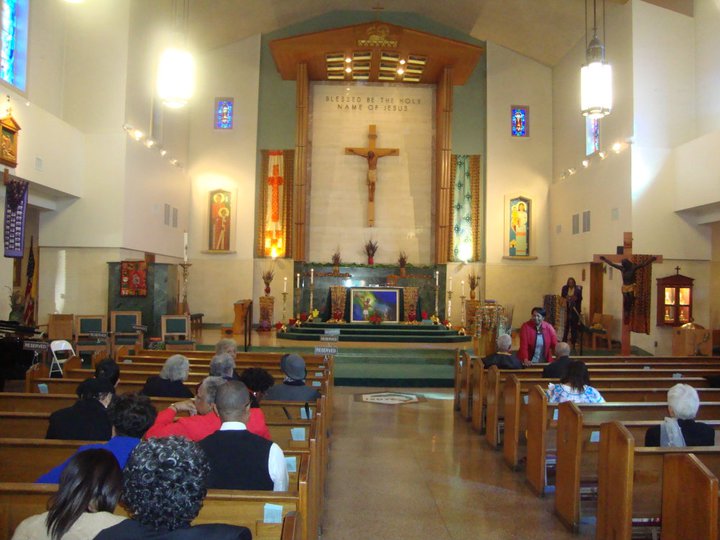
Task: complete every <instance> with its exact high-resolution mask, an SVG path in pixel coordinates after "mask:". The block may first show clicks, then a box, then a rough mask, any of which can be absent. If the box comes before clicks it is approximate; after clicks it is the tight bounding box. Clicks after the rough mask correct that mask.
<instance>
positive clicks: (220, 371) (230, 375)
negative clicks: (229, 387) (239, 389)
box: [210, 340, 238, 381]
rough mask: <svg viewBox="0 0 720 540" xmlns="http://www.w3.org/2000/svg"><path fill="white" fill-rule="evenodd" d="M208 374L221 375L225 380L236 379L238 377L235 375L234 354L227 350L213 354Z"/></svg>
mask: <svg viewBox="0 0 720 540" xmlns="http://www.w3.org/2000/svg"><path fill="white" fill-rule="evenodd" d="M230 341H232V340H230ZM233 343H234V342H233ZM210 376H211V377H222V378H223V379H225V380H226V381H230V380H237V379H238V377H237V375H235V356H234V355H232V354H230V353H227V352H224V353H218V354H216V355H215V356H213V357H212V360H210Z"/></svg>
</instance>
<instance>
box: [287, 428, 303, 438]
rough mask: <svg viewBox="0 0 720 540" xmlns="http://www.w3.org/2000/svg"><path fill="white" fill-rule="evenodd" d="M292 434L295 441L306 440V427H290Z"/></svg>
mask: <svg viewBox="0 0 720 540" xmlns="http://www.w3.org/2000/svg"><path fill="white" fill-rule="evenodd" d="M290 436H291V437H292V440H293V441H304V440H305V428H304V427H294V428H290Z"/></svg>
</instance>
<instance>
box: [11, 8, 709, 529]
mask: <svg viewBox="0 0 720 540" xmlns="http://www.w3.org/2000/svg"><path fill="white" fill-rule="evenodd" d="M0 5H1V6H2V10H3V11H2V13H3V17H2V34H3V35H2V40H1V47H0V72H1V73H0V78H2V81H0V85H1V86H2V92H3V94H5V99H0V116H1V117H4V118H3V119H2V120H0V129H2V135H3V137H2V148H0V164H2V166H0V170H2V169H4V170H5V176H4V185H3V187H1V188H0V196H1V197H2V199H3V202H4V205H5V208H6V214H5V215H6V219H5V231H4V238H5V257H4V258H2V260H0V284H2V285H3V290H4V292H5V294H3V295H2V296H1V297H0V319H8V320H14V321H19V322H21V324H26V325H28V326H42V325H48V323H49V322H51V320H53V319H54V317H57V316H59V315H63V314H65V315H67V314H74V315H81V314H102V316H104V317H106V318H107V316H108V315H109V314H110V313H111V312H113V311H135V312H141V313H142V317H141V318H140V319H139V320H138V321H137V324H139V325H144V326H146V327H147V328H146V330H147V337H148V338H150V339H151V340H155V341H160V340H161V337H160V334H161V331H160V327H161V325H162V326H164V324H165V321H164V320H163V319H162V317H163V316H164V315H186V314H187V315H191V314H202V315H200V316H199V317H195V316H193V322H192V324H193V325H196V324H197V325H198V329H199V333H198V336H202V337H197V339H198V340H199V343H201V344H205V345H207V346H209V345H214V343H215V342H216V341H217V340H218V339H220V338H221V337H226V336H230V337H234V338H235V339H236V340H237V341H238V342H239V343H241V344H242V342H243V339H245V337H244V336H243V332H247V340H248V341H247V343H251V344H252V345H256V346H261V347H267V348H268V349H278V350H283V349H286V348H293V347H298V346H301V347H303V346H304V347H314V346H316V345H317V346H322V345H328V346H331V347H334V346H337V347H339V348H342V346H343V345H345V346H351V347H360V348H362V347H374V348H376V349H381V348H383V347H386V348H387V349H388V350H391V351H395V350H399V349H401V348H412V347H413V346H417V347H418V348H423V347H425V348H432V347H436V348H440V349H454V348H456V347H467V348H469V349H472V347H473V343H472V339H473V337H474V338H475V348H476V353H477V352H478V345H477V342H478V336H480V332H481V331H480V330H479V327H480V326H482V325H481V324H480V322H479V319H478V317H480V315H479V313H480V311H481V310H482V309H483V306H485V307H487V306H504V309H505V310H506V313H508V314H509V318H507V319H505V320H504V324H505V325H506V326H507V328H506V330H507V331H508V332H510V331H513V337H514V338H515V339H514V348H516V347H517V344H518V342H517V336H516V332H514V331H515V330H516V329H517V328H518V327H520V325H521V324H522V323H523V322H525V321H526V320H527V319H528V318H529V316H530V313H531V310H532V309H533V308H534V307H535V306H545V307H548V306H550V307H551V309H550V311H553V312H554V309H552V308H553V306H555V304H553V302H557V310H558V314H557V316H558V317H561V315H560V302H559V295H560V291H561V289H562V287H563V286H564V285H566V283H567V282H568V279H569V278H573V279H574V280H575V282H576V285H577V286H579V287H581V288H582V290H583V292H584V295H583V296H584V302H583V303H582V308H581V313H579V318H580V320H581V321H583V323H584V325H585V326H586V327H588V328H591V327H592V326H593V325H595V326H596V327H597V328H596V329H598V330H602V331H603V333H604V334H605V335H606V337H607V338H608V339H607V346H606V348H607V349H608V350H612V349H615V353H616V354H619V353H620V351H621V350H622V352H623V354H629V353H630V351H632V353H633V354H641V355H648V356H652V355H654V356H668V355H671V354H672V355H695V354H704V355H710V354H712V350H713V347H714V348H715V350H717V348H718V347H720V178H718V174H717V173H713V172H712V171H714V170H715V167H716V166H717V167H718V170H720V153H716V148H717V147H716V146H715V145H717V144H718V143H720V128H719V127H718V125H720V100H718V99H717V95H718V94H719V93H720V66H718V64H717V55H716V51H717V49H718V47H719V46H720V1H718V0H586V1H584V2H583V0H544V1H542V2H538V1H528V0H448V1H445V2H425V1H418V0H391V1H388V2H382V1H380V2H376V1H375V0H372V1H371V0H359V1H358V0H356V1H354V2H349V1H347V0H303V1H293V2H288V1H284V0H264V1H262V2H261V1H258V0H244V1H230V0H152V1H148V0H2V1H1V2H0ZM7 13H12V15H13V17H16V18H17V20H15V18H12V21H13V22H12V23H8V22H7V20H9V19H10V18H11V17H9V16H8V15H7ZM8 24H10V27H8ZM8 28H10V29H8ZM8 33H10V34H12V36H13V38H12V39H13V41H12V44H11V45H6V37H5V34H8ZM593 38H594V39H593ZM6 47H11V48H12V51H11V57H12V62H11V67H10V70H9V71H10V72H9V73H8V69H7V64H8V61H9V60H8V58H7V54H6V51H5V49H6ZM168 48H174V49H173V50H175V51H176V53H177V51H187V52H188V53H189V55H188V56H182V55H180V56H179V57H178V58H176V60H178V63H177V64H175V65H174V66H172V68H173V69H177V70H178V71H177V73H175V72H172V73H170V72H168V73H169V75H170V79H168V80H165V81H164V82H163V81H160V80H159V79H160V76H161V75H162V74H163V70H162V67H163V66H164V64H163V62H164V61H165V60H167V58H164V57H163V54H164V51H166V50H167V49H168ZM178 54H180V53H178ZM598 54H600V55H602V62H600V64H602V65H603V66H605V67H607V66H610V67H611V69H612V78H611V80H610V82H608V83H607V88H604V87H603V88H601V86H602V84H599V83H596V84H595V87H594V88H581V86H582V85H581V68H583V69H585V68H586V67H588V65H590V64H591V60H597V55H598ZM3 55H5V56H3ZM188 58H189V60H188ZM183 61H186V62H187V63H185V64H183V63H182V62H183ZM165 67H167V66H165ZM168 69H170V68H168ZM584 73H585V72H584ZM166 74H167V73H166ZM584 76H585V75H583V77H584ZM173 77H174V78H173ZM604 89H609V90H610V91H611V97H609V98H608V97H606V96H600V94H601V93H602V92H601V90H604ZM586 90H595V92H594V94H595V95H594V96H591V97H589V98H588V100H592V99H596V100H598V103H595V102H593V103H591V104H589V105H588V104H587V103H585V101H586V99H585V98H586V96H585V94H584V92H585V91H586ZM591 93H592V92H591ZM581 94H582V95H583V97H582V99H581ZM599 96H600V97H599ZM716 102H717V103H716ZM588 103H590V101H588ZM716 120H718V122H719V124H715V121H716ZM6 139H7V140H6ZM6 143H7V145H6ZM18 186H21V187H23V189H26V190H27V191H26V198H25V199H24V202H23V201H22V195H21V196H20V199H21V203H20V205H21V209H22V211H20V212H18V211H17V210H16V207H17V203H14V207H13V209H12V211H10V210H8V208H10V207H11V206H13V204H10V203H11V202H12V200H13V199H17V196H16V195H15V194H13V193H12V191H13V190H15V189H20V187H18ZM13 212H14V214H13ZM10 214H12V216H13V217H12V219H15V218H16V217H17V218H18V219H19V221H20V222H21V225H13V223H14V222H11V221H10V219H11V218H10V217H8V216H9V215H10ZM18 214H22V215H18ZM13 227H15V228H13ZM601 256H604V257H608V258H609V259H610V261H611V262H612V261H614V262H615V263H620V261H621V259H623V258H626V257H629V258H632V260H633V261H635V262H636V263H639V262H641V261H647V260H649V259H650V258H651V257H656V259H655V260H654V261H653V262H652V264H650V262H648V263H647V264H648V266H647V267H646V268H645V269H644V273H643V283H642V285H641V286H640V288H639V289H634V291H635V295H636V297H637V298H636V302H637V303H638V304H639V305H640V306H641V307H642V309H643V317H644V318H645V320H646V323H645V324H644V325H643V326H642V327H641V328H640V329H638V328H634V327H633V328H632V330H633V331H632V332H631V329H630V328H629V327H627V328H626V325H624V324H623V320H624V317H625V315H624V305H623V301H624V300H623V294H622V292H627V291H626V289H625V288H623V286H627V283H625V281H624V280H625V276H624V275H623V273H622V271H621V269H620V268H617V267H613V266H611V265H609V264H605V263H604V262H603V260H601V259H600V257H601ZM634 286H635V285H634V284H633V287H634ZM671 287H675V288H674V289H671ZM670 290H672V291H673V292H672V294H671V293H669V292H668V291H670ZM621 291H622V292H621ZM371 302H377V303H378V305H384V306H387V305H391V306H392V308H390V309H389V311H386V312H381V311H380V308H375V310H374V311H373V310H371V309H370V308H369V307H368V306H369V305H370V303H371ZM487 309H490V308H487ZM393 310H394V311H393ZM240 317H242V320H240V319H239V318H240ZM372 317H380V319H379V320H378V321H377V322H379V323H380V324H378V325H377V328H376V329H375V333H374V334H373V333H370V334H363V333H358V334H355V335H356V336H360V337H356V338H353V337H352V336H353V334H352V333H350V334H343V333H342V332H346V331H349V332H353V328H354V327H355V328H357V327H362V328H374V325H373V324H368V323H373V320H372ZM562 317H567V312H565V311H563V314H562ZM308 319H310V320H308ZM313 319H314V322H316V323H317V322H320V323H323V324H328V326H326V327H323V326H322V325H320V326H319V327H318V328H320V329H319V330H318V329H315V327H313V326H312V324H311V321H313ZM431 321H432V322H431ZM335 323H336V324H335ZM356 323H357V324H356ZM558 324H561V323H560V322H559V319H558ZM687 324H691V325H692V324H694V325H695V326H694V328H698V329H702V330H705V331H707V332H709V333H708V335H709V336H710V337H709V338H706V339H704V341H703V342H702V343H699V342H697V340H696V339H695V338H693V340H694V341H693V342H692V345H691V346H690V347H689V349H690V350H689V352H688V345H687V340H685V341H683V343H679V341H680V338H679V337H678V331H679V330H678V328H679V327H680V326H682V325H687ZM424 326H425V327H436V329H437V330H440V329H442V330H443V331H445V330H446V329H447V332H448V333H447V334H443V337H440V338H435V337H429V338H427V339H424V338H421V337H419V336H421V335H422V334H421V332H422V330H423V327H424ZM238 327H242V330H238ZM411 327H412V328H411ZM322 328H327V329H326V330H322ZM694 328H693V329H694ZM383 329H384V331H385V332H386V333H389V334H392V333H393V332H394V331H397V332H398V335H400V334H402V333H403V332H404V334H403V335H404V336H405V337H404V338H403V337H402V336H401V337H398V338H397V339H394V338H388V339H387V340H385V341H383V339H382V338H381V337H380V338H378V336H382V335H383V334H382V331H383ZM591 329H592V328H591ZM109 330H110V328H109V327H106V328H104V330H103V331H109ZM336 330H337V332H336ZM412 331H416V332H417V333H415V334H413V333H412ZM303 332H305V333H303ZM323 332H324V334H325V335H329V336H336V335H337V334H340V335H341V336H342V339H341V340H340V342H339V343H337V342H336V341H337V339H332V338H328V339H325V340H324V341H325V342H321V340H320V337H321V334H323ZM358 332H360V331H359V330H358ZM188 334H189V332H188ZM694 335H695V334H694ZM698 335H699V334H698ZM703 335H705V334H703ZM413 336H414V337H413ZM683 339H684V338H683ZM433 340H436V343H432V341H433ZM580 340H581V341H583V337H582V335H581V337H580ZM343 341H350V342H351V343H350V344H344V343H342V342H343ZM326 342H329V343H326ZM361 342H364V343H361ZM408 342H409V343H415V345H409V344H408ZM593 342H594V339H593ZM488 343H490V347H491V348H490V349H488V350H487V352H491V351H494V339H491V340H490V342H486V343H485V345H488ZM589 343H590V340H589V339H588V340H587V345H586V346H589ZM683 347H684V348H683ZM306 350H311V349H306ZM483 354H484V353H483ZM354 390H356V389H353V388H342V387H340V386H338V388H337V392H336V395H335V400H336V401H335V405H334V406H335V409H336V412H335V413H334V414H335V415H336V416H335V421H336V423H335V425H334V433H335V437H334V441H333V445H334V451H335V452H338V449H342V453H343V455H344V456H345V458H344V459H346V464H348V465H347V466H346V467H345V468H339V467H340V465H339V464H338V461H339V460H340V458H336V459H335V461H334V463H333V464H332V466H331V469H330V477H329V479H328V487H327V489H328V494H327V500H326V510H325V512H326V522H325V531H326V534H325V535H324V538H326V540H334V539H339V538H357V537H359V536H360V534H366V532H365V531H364V530H363V529H364V527H369V529H368V531H372V532H374V536H376V537H378V538H410V537H418V536H420V535H421V534H422V535H425V536H431V537H433V538H453V539H455V538H471V537H478V536H486V537H488V538H529V537H530V535H532V536H533V537H537V538H565V537H567V538H571V537H573V535H572V534H570V533H568V532H566V528H565V527H563V525H562V524H561V523H560V522H559V521H558V520H557V519H556V518H555V517H554V516H553V514H552V511H553V510H552V503H551V502H548V500H547V499H538V498H536V497H535V496H534V495H532V494H531V492H530V491H529V490H528V488H527V486H526V485H525V484H524V482H523V480H524V479H521V478H519V477H517V476H516V475H515V473H513V472H512V471H510V470H507V469H506V468H505V467H504V465H503V464H502V457H501V456H500V455H499V454H497V453H493V452H490V451H488V449H487V447H485V445H484V443H483V442H481V441H480V440H479V439H478V438H477V434H476V433H475V432H474V431H472V429H470V428H469V427H468V426H466V423H465V422H464V421H462V420H460V422H459V423H458V418H457V417H456V413H455V411H454V409H453V403H452V399H453V394H452V391H450V389H448V388H443V389H429V390H427V393H428V394H429V395H430V394H431V395H435V396H436V398H437V399H436V400H433V399H428V400H427V402H423V403H420V404H419V405H418V406H417V407H416V408H415V409H412V408H411V406H410V405H407V406H398V407H394V408H393V407H387V408H382V406H379V405H378V406H376V407H380V408H379V409H372V410H364V409H361V408H360V407H361V404H359V403H357V400H356V399H355V396H356V394H355V392H354ZM456 397H457V396H456ZM353 422H354V423H353ZM365 430H367V432H370V431H375V432H376V433H377V435H378V441H374V442H368V443H366V445H365V446H364V445H363V440H364V439H363V436H361V435H359V434H360V433H363V432H365ZM428 434H430V435H428ZM405 455H407V456H408V458H409V459H408V463H401V464H398V465H397V466H395V467H389V468H388V470H387V471H384V470H372V464H374V463H376V462H377V461H381V460H386V459H395V458H397V457H398V456H400V457H405ZM478 456H480V457H478ZM368 468H370V469H371V473H370V474H369V475H368ZM458 471H460V472H458ZM488 475H489V476H488ZM388 476H397V477H399V478H398V485H397V486H393V487H392V488H388V490H387V491H385V492H384V494H382V495H380V496H378V498H377V499H375V500H374V501H368V500H367V499H368V498H370V499H371V498H372V497H370V495H369V494H370V493H372V492H373V489H374V488H375V489H376V488H377V485H378V483H380V482H381V481H382V480H383V479H384V478H387V477H388ZM418 477H419V478H421V481H420V482H419V484H421V486H420V487H419V488H416V484H417V483H418ZM347 485H352V486H353V487H352V488H348V487H346V486H347ZM416 489H417V491H415V490H416ZM477 499H481V500H482V502H481V503H478V502H477ZM521 506H522V508H523V513H524V515H523V516H521V517H518V516H517V515H516V514H515V512H512V511H508V509H510V508H515V509H517V508H519V507H521ZM358 509H359V510H358ZM388 509H390V510H388ZM473 509H477V511H476V512H474V514H473ZM354 510H358V511H357V512H355V511H354ZM421 510H422V511H421ZM525 510H527V512H526V513H525ZM383 511H384V513H383ZM374 512H378V513H380V514H382V515H383V516H385V515H386V514H388V512H389V513H390V514H391V515H389V516H388V517H387V519H386V518H385V517H383V519H381V520H378V523H376V524H373V525H368V521H372V520H373V514H374ZM463 512H467V513H471V514H473V517H472V518H470V519H469V520H466V519H465V518H466V516H463ZM420 514H424V515H425V517H422V516H420ZM428 516H430V517H428ZM498 520H500V521H505V523H506V524H505V525H504V526H503V527H502V528H501V529H498V528H497V525H496V524H497V522H498ZM513 520H514V521H513ZM429 531H432V532H429ZM580 532H581V537H588V538H590V537H591V534H592V533H590V532H588V530H587V529H585V528H584V527H583V528H581V529H580ZM575 537H577V536H575Z"/></svg>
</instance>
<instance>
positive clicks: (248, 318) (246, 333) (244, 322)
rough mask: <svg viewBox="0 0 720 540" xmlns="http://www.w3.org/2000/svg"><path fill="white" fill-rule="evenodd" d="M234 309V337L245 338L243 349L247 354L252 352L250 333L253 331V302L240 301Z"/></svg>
mask: <svg viewBox="0 0 720 540" xmlns="http://www.w3.org/2000/svg"><path fill="white" fill-rule="evenodd" d="M233 308H234V310H235V320H234V321H233V335H236V336H240V335H242V336H243V347H244V348H245V352H247V351H248V350H250V332H251V331H252V300H238V301H237V302H235V304H234V306H233Z"/></svg>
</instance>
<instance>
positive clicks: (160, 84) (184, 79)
mask: <svg viewBox="0 0 720 540" xmlns="http://www.w3.org/2000/svg"><path fill="white" fill-rule="evenodd" d="M181 4H182V5H181ZM173 6H174V10H175V32H176V36H175V42H176V44H177V45H176V46H174V47H169V48H167V49H165V50H164V51H163V53H162V54H161V55H160V62H159V64H158V72H157V93H158V96H159V97H160V100H161V101H162V102H163V104H164V105H165V106H167V107H171V108H174V109H177V108H180V107H184V106H185V105H186V104H187V102H188V101H189V100H190V98H192V95H193V93H194V91H195V61H194V59H193V57H192V54H190V52H189V51H188V50H187V46H186V41H187V26H188V17H189V11H190V5H189V0H174V2H173Z"/></svg>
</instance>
